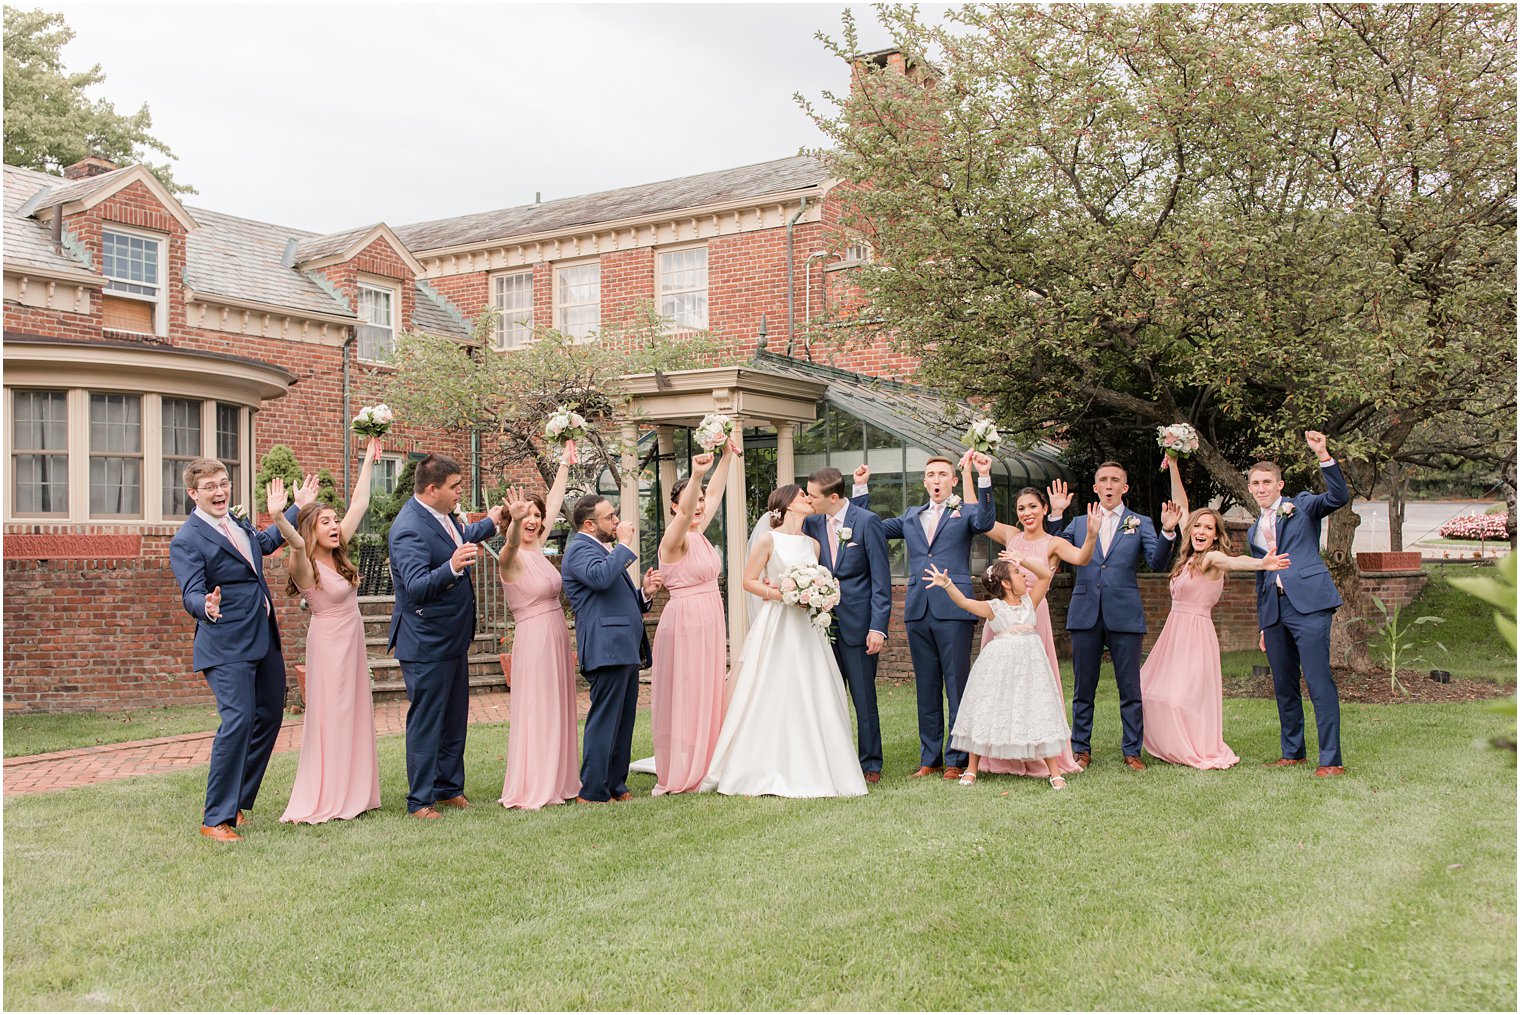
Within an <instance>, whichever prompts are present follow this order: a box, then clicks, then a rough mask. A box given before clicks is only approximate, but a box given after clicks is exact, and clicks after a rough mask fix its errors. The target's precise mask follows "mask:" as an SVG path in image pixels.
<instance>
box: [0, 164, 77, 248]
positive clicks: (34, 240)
mask: <svg viewBox="0 0 1520 1015" xmlns="http://www.w3.org/2000/svg"><path fill="white" fill-rule="evenodd" d="M57 181H58V177H56V176H52V175H49V174H48V173H39V172H37V171H36V170H32V169H21V168H19V167H17V166H6V167H5V237H4V239H5V260H6V263H8V264H16V265H33V266H36V267H38V268H48V269H52V270H53V271H67V272H72V273H75V274H78V273H79V272H90V273H93V272H94V268H93V267H92V266H91V265H89V264H88V263H86V261H85V260H84V259H83V258H81V257H75V256H72V255H70V254H68V253H62V254H60V253H59V252H58V251H57V250H56V249H55V248H54V247H53V231H52V227H51V225H49V223H48V222H47V221H46V220H41V221H39V220H38V219H32V218H20V217H19V216H18V215H17V214H16V213H17V212H18V211H19V210H20V209H21V206H22V205H23V204H25V203H26V202H27V200H28V199H30V198H31V197H32V196H33V195H34V194H36V193H37V192H38V191H39V190H41V189H43V188H44V187H50V186H52V185H53V184H54V183H55V182H57Z"/></svg>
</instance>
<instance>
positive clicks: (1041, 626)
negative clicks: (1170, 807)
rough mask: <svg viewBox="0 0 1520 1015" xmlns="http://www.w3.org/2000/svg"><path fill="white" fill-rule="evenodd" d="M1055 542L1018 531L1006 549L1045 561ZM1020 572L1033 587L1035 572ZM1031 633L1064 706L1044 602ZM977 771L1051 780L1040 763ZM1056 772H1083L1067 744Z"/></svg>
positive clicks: (993, 761) (988, 636)
mask: <svg viewBox="0 0 1520 1015" xmlns="http://www.w3.org/2000/svg"><path fill="white" fill-rule="evenodd" d="M1055 538H1057V537H1055V536H1050V535H1045V536H1040V537H1039V538H1038V539H1030V538H1029V537H1028V536H1026V535H1025V534H1024V530H1023V529H1020V530H1018V532H1016V533H1015V534H1014V536H1013V538H1012V539H1010V540H1009V541H1008V549H1010V550H1013V551H1014V552H1016V553H1020V554H1022V555H1024V556H1025V557H1034V558H1036V559H1037V560H1041V561H1045V560H1049V559H1050V541H1051V540H1052V539H1055ZM1019 570H1020V571H1023V572H1024V580H1025V581H1027V582H1029V583H1030V585H1031V586H1033V584H1034V581H1035V577H1034V572H1032V571H1029V570H1026V569H1024V568H1020V569H1019ZM1034 629H1035V632H1036V633H1037V634H1039V636H1040V642H1041V644H1043V645H1044V646H1045V658H1047V659H1049V660H1050V672H1051V674H1052V675H1054V677H1055V681H1056V693H1057V694H1059V695H1060V697H1061V701H1062V702H1065V701H1066V691H1065V689H1064V688H1063V687H1062V686H1061V663H1060V661H1059V660H1058V659H1057V658H1056V636H1055V631H1054V630H1053V629H1052V628H1051V626H1050V604H1049V603H1048V602H1047V601H1046V600H1044V599H1041V600H1040V605H1039V606H1038V607H1037V608H1036V609H1035V623H1034ZM991 640H992V624H991V622H988V623H985V624H983V625H982V647H983V648H986V647H987V643H988V642H989V641H991ZM977 768H978V771H981V772H985V773H989V774H991V775H1027V776H1030V777H1032V778H1035V779H1046V778H1049V777H1050V772H1049V770H1047V769H1046V768H1045V762H1044V761H1043V760H1041V761H1020V760H1018V759H1015V758H983V759H982V760H981V762H980V763H979V764H978V766H977ZM1056 768H1057V769H1058V770H1059V771H1061V772H1063V773H1066V774H1070V773H1072V772H1080V771H1082V767H1081V766H1080V765H1078V764H1077V759H1076V758H1075V757H1074V756H1073V755H1072V753H1071V744H1070V742H1068V743H1067V744H1066V747H1065V749H1063V750H1062V751H1061V756H1060V757H1059V758H1058V759H1057V760H1056Z"/></svg>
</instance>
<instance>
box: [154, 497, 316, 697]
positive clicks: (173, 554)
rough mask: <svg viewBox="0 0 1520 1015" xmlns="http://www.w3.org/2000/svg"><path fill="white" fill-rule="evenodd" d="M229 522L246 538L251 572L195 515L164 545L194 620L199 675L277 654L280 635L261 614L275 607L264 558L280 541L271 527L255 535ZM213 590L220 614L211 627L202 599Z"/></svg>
mask: <svg viewBox="0 0 1520 1015" xmlns="http://www.w3.org/2000/svg"><path fill="white" fill-rule="evenodd" d="M295 514H296V509H295V508H294V507H291V508H289V509H287V511H286V513H285V517H287V518H289V519H290V520H291V522H292V523H294V522H295ZM228 517H229V518H230V517H231V516H230V515H229V516H228ZM232 522H233V524H234V525H237V526H238V527H240V528H241V529H242V530H243V531H244V532H246V533H248V548H249V550H250V551H251V552H252V553H253V557H254V561H255V565H256V566H255V565H250V564H249V563H248V558H246V557H244V556H243V555H242V554H241V553H239V552H238V551H237V547H235V546H233V545H232V544H231V543H229V542H228V541H227V537H226V536H224V535H222V534H221V533H220V532H218V531H217V530H216V529H214V528H212V527H211V526H210V525H207V524H206V522H205V521H203V520H202V519H201V517H200V515H196V514H192V515H191V516H190V517H189V518H187V519H185V524H183V525H181V526H180V527H179V531H178V532H176V533H175V534H174V539H173V540H172V541H171V542H170V543H169V566H170V567H171V568H173V570H174V580H175V581H177V582H178V583H179V591H180V597H181V599H182V601H183V602H184V604H185V612H186V613H188V614H190V616H192V617H194V618H195V620H196V624H195V657H194V665H195V668H196V669H198V670H204V669H206V667H208V666H220V665H222V664H223V663H231V662H242V661H246V660H250V659H262V658H264V657H265V656H266V655H268V654H269V652H270V650H271V649H272V650H274V651H276V652H278V651H279V650H280V632H279V630H278V628H276V627H275V626H274V625H273V624H270V623H269V622H268V621H269V615H268V614H266V613H265V612H264V603H265V602H266V601H268V603H269V604H270V608H271V609H273V607H274V596H272V595H270V593H269V585H268V584H267V583H266V582H265V580H264V558H265V557H267V556H269V555H270V554H271V553H273V552H274V551H276V550H278V549H279V548H280V547H281V546H282V545H284V543H285V537H284V536H282V535H280V530H279V529H278V528H276V527H275V526H273V525H271V526H269V527H268V528H266V529H264V530H263V531H259V530H258V529H255V528H254V527H253V526H252V525H251V524H250V523H249V522H248V520H247V519H236V518H233V519H232ZM218 586H221V589H222V613H221V619H220V620H218V621H216V622H215V623H212V622H211V621H210V620H209V619H207V617H206V596H207V595H208V594H209V593H210V592H211V590H212V589H215V588H216V587H218ZM271 638H273V639H274V640H273V644H271V643H270V639H271Z"/></svg>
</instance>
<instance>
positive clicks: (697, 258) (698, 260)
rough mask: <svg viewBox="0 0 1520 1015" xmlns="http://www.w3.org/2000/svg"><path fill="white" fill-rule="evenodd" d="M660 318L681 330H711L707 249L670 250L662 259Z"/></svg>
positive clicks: (661, 256) (660, 271)
mask: <svg viewBox="0 0 1520 1015" xmlns="http://www.w3.org/2000/svg"><path fill="white" fill-rule="evenodd" d="M658 274H659V290H660V315H661V316H662V317H668V318H670V319H671V320H672V321H674V322H675V326H676V327H677V328H682V329H692V330H696V329H702V328H706V327H707V248H706V247H688V248H686V249H685V250H667V251H663V252H662V253H661V254H660V255H659V271H658Z"/></svg>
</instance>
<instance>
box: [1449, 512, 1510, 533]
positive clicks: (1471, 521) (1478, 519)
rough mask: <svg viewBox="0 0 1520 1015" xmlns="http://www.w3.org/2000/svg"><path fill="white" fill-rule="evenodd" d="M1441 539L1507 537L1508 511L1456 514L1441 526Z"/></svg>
mask: <svg viewBox="0 0 1520 1015" xmlns="http://www.w3.org/2000/svg"><path fill="white" fill-rule="evenodd" d="M1441 537H1442V538H1443V539H1508V538H1509V515H1508V513H1502V514H1496V515H1457V516H1456V517H1455V518H1452V519H1450V520H1448V521H1447V522H1446V524H1445V525H1442V526H1441Z"/></svg>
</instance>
